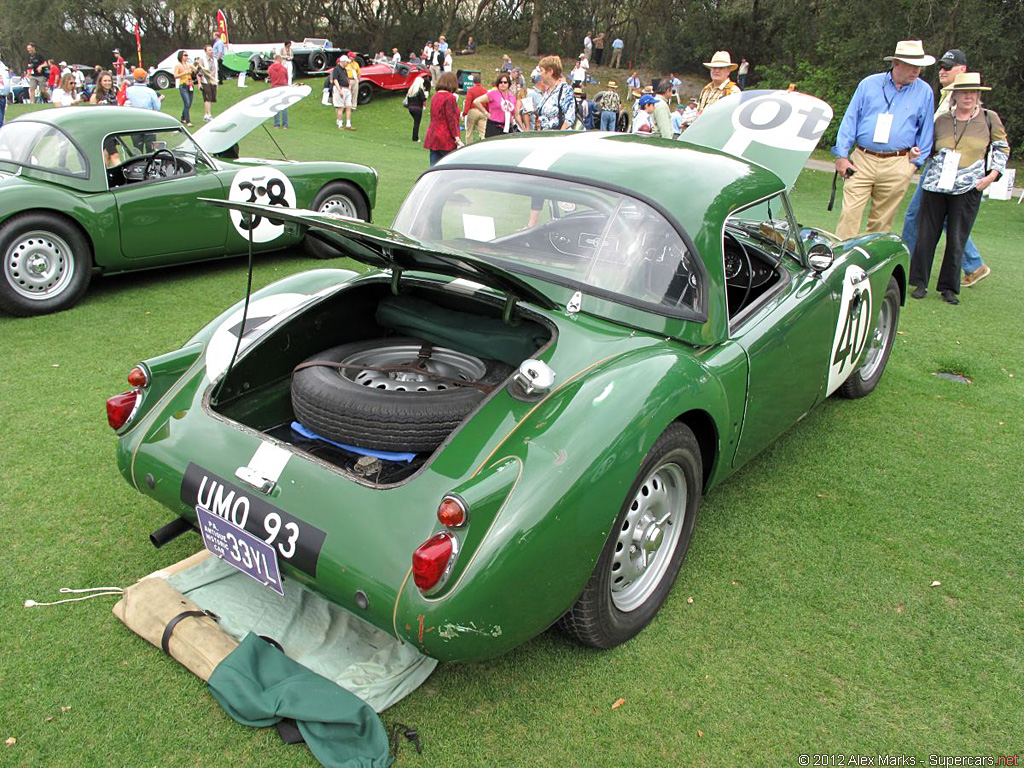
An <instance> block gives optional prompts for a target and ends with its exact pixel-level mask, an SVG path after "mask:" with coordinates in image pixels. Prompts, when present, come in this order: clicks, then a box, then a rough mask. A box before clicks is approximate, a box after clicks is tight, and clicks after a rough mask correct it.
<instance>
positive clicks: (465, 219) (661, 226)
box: [394, 169, 704, 316]
mask: <svg viewBox="0 0 1024 768" xmlns="http://www.w3.org/2000/svg"><path fill="white" fill-rule="evenodd" d="M394 228H395V229H396V230H398V231H399V232H401V233H403V234H405V235H409V236H410V237H413V238H415V239H417V240H419V241H421V242H423V243H427V244H429V243H433V244H436V245H437V246H438V247H446V248H454V249H456V250H461V251H464V252H467V253H471V254H473V255H476V256H478V257H480V258H482V259H484V260H486V261H491V262H493V263H495V264H497V265H500V266H501V267H503V268H505V269H508V270H509V271H512V272H519V273H522V274H526V275H531V276H534V277H539V278H542V279H546V280H550V281H551V282H554V283H558V284H561V285H567V286H571V287H580V288H581V289H583V290H587V289H596V292H600V293H604V294H609V295H610V298H613V299H614V298H615V297H621V298H622V299H624V300H625V301H626V303H629V304H633V305H639V306H641V307H643V308H648V309H651V310H653V311H658V312H663V313H668V314H673V315H681V316H692V315H695V314H697V313H698V312H699V311H700V309H701V307H702V296H701V293H702V291H703V288H704V286H703V279H702V277H701V275H702V272H701V270H700V268H699V266H698V260H697V257H696V255H695V254H693V253H691V252H690V249H689V248H688V247H687V245H686V242H685V241H684V240H683V238H682V236H681V235H680V233H679V232H678V230H677V229H676V228H675V227H673V226H672V224H671V223H669V221H668V220H667V219H666V218H665V217H664V216H663V215H662V214H661V213H659V212H658V211H657V210H655V209H654V208H653V207H651V206H650V205H648V204H647V203H645V202H643V201H641V200H637V199H636V198H633V197H629V196H628V195H625V194H623V193H622V192H618V191H612V190H607V189H602V188H599V187H593V186H589V185H586V184H581V183H579V182H572V181H566V180H563V179H552V178H549V177H543V176H533V175H531V174H524V173H503V172H499V171H488V172H467V171H466V170H464V169H452V170H450V171H449V170H437V171H433V172H431V173H428V174H426V175H425V176H424V177H423V178H422V179H420V181H419V182H418V183H417V184H416V186H415V187H414V188H413V191H412V192H411V193H410V194H409V197H408V198H406V201H405V203H404V204H403V205H402V209H401V210H400V211H399V213H398V218H397V219H396V220H395V227H394Z"/></svg>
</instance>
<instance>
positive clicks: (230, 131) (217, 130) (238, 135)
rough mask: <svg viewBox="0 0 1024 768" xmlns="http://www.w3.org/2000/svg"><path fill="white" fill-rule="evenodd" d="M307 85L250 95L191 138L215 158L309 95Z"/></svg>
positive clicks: (310, 91)
mask: <svg viewBox="0 0 1024 768" xmlns="http://www.w3.org/2000/svg"><path fill="white" fill-rule="evenodd" d="M312 90H313V89H312V88H310V87H309V86H308V85H289V86H285V87H284V88H270V89H268V90H266V91H261V92H260V93H254V94H253V95H252V96H250V97H249V98H247V99H243V100H242V101H240V102H238V103H237V104H235V105H234V106H233V107H230V108H229V109H227V110H225V111H224V112H222V113H221V114H219V115H217V117H215V118H214V119H213V120H211V121H210V122H208V123H206V125H204V126H203V127H202V128H200V129H199V130H198V131H196V132H195V133H193V134H192V138H193V139H195V140H196V143H197V144H198V145H199V146H200V147H202V148H203V150H204V151H205V152H206V153H207V154H210V155H219V154H220V153H221V152H226V151H227V150H229V149H231V147H233V146H235V144H237V143H238V142H239V141H241V140H242V139H243V138H245V137H246V136H248V135H249V134H250V133H251V132H252V131H253V130H255V129H256V128H258V127H259V126H261V125H262V124H263V123H264V122H266V120H267V118H270V117H273V116H274V115H275V114H277V113H278V112H281V111H282V110H285V109H288V107H290V106H292V105H293V104H295V103H296V102H297V101H300V100H302V99H304V98H306V97H307V96H308V95H309V94H310V93H312Z"/></svg>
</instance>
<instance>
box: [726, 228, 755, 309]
mask: <svg viewBox="0 0 1024 768" xmlns="http://www.w3.org/2000/svg"><path fill="white" fill-rule="evenodd" d="M729 239H730V240H732V241H733V243H735V244H736V245H738V246H739V248H740V253H742V254H743V260H744V262H746V266H747V284H746V286H743V285H735V284H733V285H734V287H736V288H744V287H745V288H746V291H745V292H744V293H743V301H741V302H740V303H739V304H738V305H737V307H736V311H737V312H739V311H740V310H741V309H743V307H744V306H746V304H747V299H749V298H750V291H751V289H752V288H753V287H754V264H753V262H751V260H750V253H748V252H747V247H746V246H745V245H744V244H743V243H742V241H740V240H739V239H738V238H735V237H733V236H732V235H731V234H730V235H729ZM737 276H738V275H737Z"/></svg>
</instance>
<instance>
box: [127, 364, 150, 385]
mask: <svg viewBox="0 0 1024 768" xmlns="http://www.w3.org/2000/svg"><path fill="white" fill-rule="evenodd" d="M128 383H129V384H130V385H131V386H133V387H142V388H143V389H145V388H146V387H148V386H149V371H147V370H146V369H145V368H143V367H142V366H141V365H136V366H135V367H134V368H132V369H131V370H130V371H128Z"/></svg>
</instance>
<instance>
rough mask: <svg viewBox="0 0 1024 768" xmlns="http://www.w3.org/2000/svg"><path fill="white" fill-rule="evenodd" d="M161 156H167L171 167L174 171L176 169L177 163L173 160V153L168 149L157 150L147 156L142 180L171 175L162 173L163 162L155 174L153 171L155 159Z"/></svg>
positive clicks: (162, 161)
mask: <svg viewBox="0 0 1024 768" xmlns="http://www.w3.org/2000/svg"><path fill="white" fill-rule="evenodd" d="M162 155H167V157H169V158H170V160H171V165H172V166H173V167H174V168H175V169H177V167H178V161H177V160H175V159H174V153H173V152H171V150H169V149H158V150H157V151H156V152H154V153H153V154H152V155H150V156H149V159H148V160H147V161H146V167H145V169H144V170H143V171H142V178H144V179H145V180H146V181H149V180H150V179H159V178H160V177H161V176H169V175H171V174H168V173H165V172H164V162H165V161H164V160H161V161H160V167H159V168H158V169H157V170H156V171H155V172H154V170H153V165H154V164H155V163H156V159H157V158H158V157H160V156H162Z"/></svg>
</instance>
